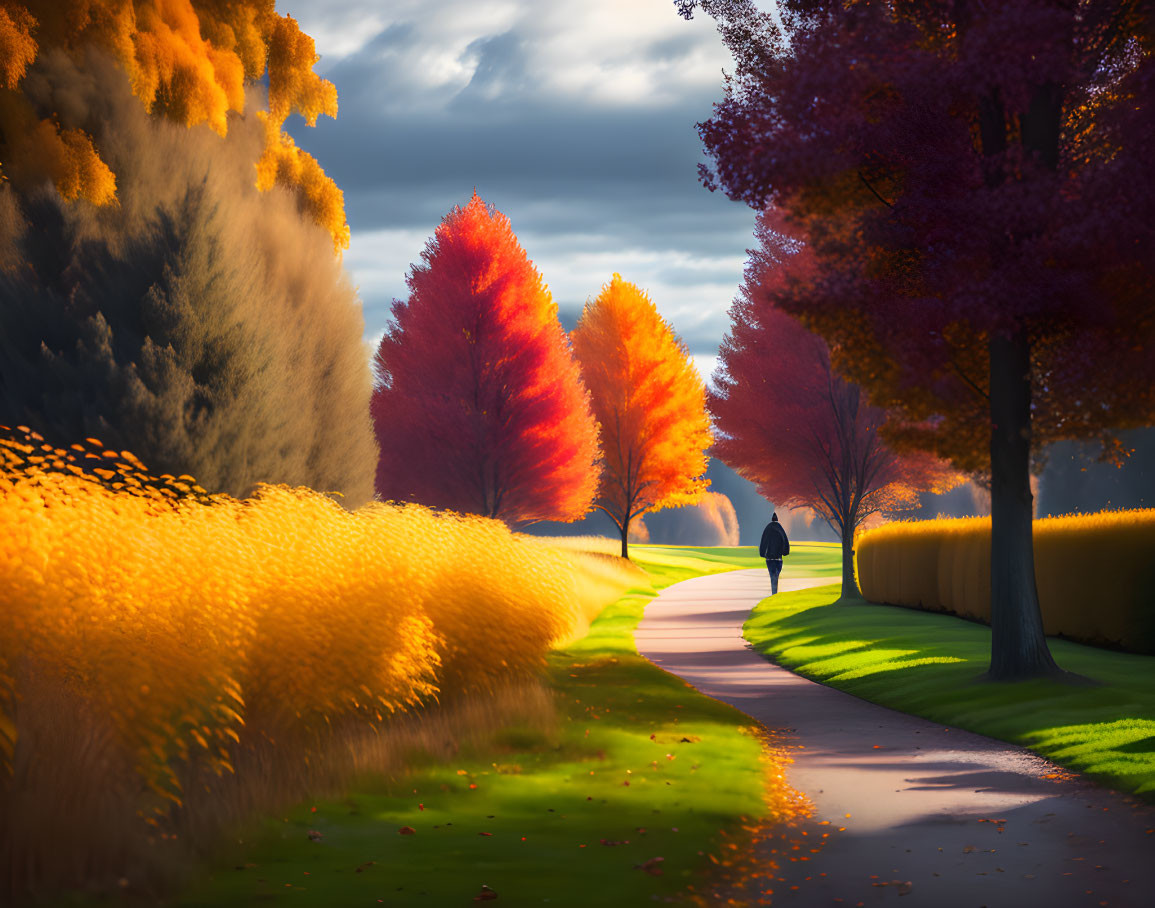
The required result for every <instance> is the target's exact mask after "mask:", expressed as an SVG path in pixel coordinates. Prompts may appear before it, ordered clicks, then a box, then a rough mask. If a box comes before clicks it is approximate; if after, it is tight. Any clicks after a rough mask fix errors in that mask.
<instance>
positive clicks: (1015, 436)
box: [988, 328, 1060, 681]
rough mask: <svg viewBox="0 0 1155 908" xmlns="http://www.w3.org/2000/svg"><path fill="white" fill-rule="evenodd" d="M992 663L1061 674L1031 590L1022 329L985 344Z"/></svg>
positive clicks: (1011, 676) (995, 675) (1018, 675)
mask: <svg viewBox="0 0 1155 908" xmlns="http://www.w3.org/2000/svg"><path fill="white" fill-rule="evenodd" d="M990 357H991V363H990V378H991V382H990V393H991V665H990V670H989V672H988V676H989V677H990V678H992V679H994V680H998V681H1013V680H1018V679H1022V678H1034V677H1039V676H1043V675H1055V674H1059V673H1060V669H1059V667H1058V666H1057V665H1056V664H1055V661H1054V659H1052V658H1051V651H1050V650H1049V649H1048V648H1047V638H1046V636H1045V635H1044V634H1043V615H1042V611H1041V610H1040V609H1039V593H1038V590H1037V588H1036V586H1035V554H1034V553H1035V546H1034V537H1033V519H1034V515H1033V513H1032V506H1031V504H1032V497H1031V477H1030V456H1031V375H1030V370H1031V343H1030V338H1029V337H1028V336H1027V333H1026V331H1024V330H1023V329H1021V328H1019V329H1016V330H1015V332H1014V333H1013V334H1012V335H1010V336H1005V335H998V334H996V335H992V337H991V340H990Z"/></svg>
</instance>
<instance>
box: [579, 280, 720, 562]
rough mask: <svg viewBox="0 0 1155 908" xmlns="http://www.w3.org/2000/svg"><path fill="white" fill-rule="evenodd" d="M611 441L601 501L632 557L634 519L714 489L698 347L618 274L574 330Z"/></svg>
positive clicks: (605, 447) (605, 440)
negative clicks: (689, 345) (692, 350)
mask: <svg viewBox="0 0 1155 908" xmlns="http://www.w3.org/2000/svg"><path fill="white" fill-rule="evenodd" d="M570 337H571V339H572V341H573V349H574V354H575V355H576V356H577V358H578V361H579V362H580V363H581V371H582V378H584V379H585V382H586V385H587V386H588V387H589V389H590V395H591V398H592V400H593V408H594V415H595V416H596V417H597V422H598V426H599V428H600V431H601V439H602V473H601V483H600V485H599V486H598V493H597V500H596V504H595V506H596V507H597V509H598V510H600V511H603V512H605V513H606V514H607V515H608V516H609V518H610V520H612V521H613V522H614V526H615V527H617V530H618V532H619V533H620V534H621V537H622V557H623V558H628V557H629V548H628V545H629V543H628V538H629V533H630V521H632V520H633V519H635V518H636V517H639V516H641V515H643V514H646V513H648V512H650V511H657V510H660V509H662V508H669V507H678V506H680V505H685V504H693V503H694V502H696V501H697V500H698V499H699V498H700V497H701V495H702V493H703V492H704V491H705V490H706V486H707V485H708V480H706V479H705V478H704V477H703V474H704V473H705V472H706V460H707V457H706V448H708V447H709V445H710V422H709V416H708V415H707V413H706V390H705V387H704V386H703V384H702V379H701V377H700V376H699V375H698V371H697V369H696V368H695V367H694V364H693V361H692V360H691V359H690V355H689V351H687V349H686V347H685V345H684V344H683V343H682V342H681V340H679V339H678V337H677V336H676V335H675V334H674V330H673V328H671V327H670V325H669V324H668V323H667V322H666V321H665V320H664V319H663V318H662V317H661V316H660V315H659V314H658V310H657V308H655V306H654V304H653V302H652V301H651V300H650V298H649V297H648V296H647V295H646V294H645V293H644V292H643V291H641V290H640V289H638V287H636V286H635V285H634V284H631V283H630V282H629V281H625V280H623V279H622V276H621V275H620V274H615V275H614V276H613V279H612V280H611V281H610V282H609V283H608V284H606V285H605V286H604V287H602V291H601V293H600V294H599V295H598V298H597V299H596V300H594V301H593V302H590V303H586V305H585V308H584V309H583V310H582V314H581V318H580V319H579V320H578V323H577V326H576V327H575V328H574V330H573V332H572V333H571V335H570Z"/></svg>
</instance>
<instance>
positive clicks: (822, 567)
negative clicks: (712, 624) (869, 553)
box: [630, 542, 842, 589]
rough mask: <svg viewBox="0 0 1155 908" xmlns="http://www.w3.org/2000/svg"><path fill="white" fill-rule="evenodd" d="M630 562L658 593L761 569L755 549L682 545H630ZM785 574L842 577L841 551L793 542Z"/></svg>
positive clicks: (834, 546)
mask: <svg viewBox="0 0 1155 908" xmlns="http://www.w3.org/2000/svg"><path fill="white" fill-rule="evenodd" d="M630 557H631V559H632V560H633V561H634V562H636V563H637V564H640V565H641V566H642V567H644V568H645V569H646V571H647V572H648V573H649V574H650V576H651V577H652V578H653V579H654V585H655V586H657V587H658V588H659V589H661V588H663V587H667V586H669V585H670V584H672V583H677V582H678V581H679V580H689V579H690V578H691V577H699V576H701V575H703V574H718V573H721V572H722V571H733V570H737V569H740V568H762V569H763V570H765V568H766V562H765V561H764V560H763V559H761V558H759V557H758V547H757V546H756V545H743V546H734V547H731V548H726V547H722V546H717V547H714V548H699V547H694V546H682V545H631V546H630ZM786 572H787V576H789V575H790V574H802V575H805V576H808V577H841V576H842V547H841V544H840V543H837V542H792V543H790V554H789V555H787V556H786Z"/></svg>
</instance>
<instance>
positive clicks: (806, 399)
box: [707, 218, 961, 599]
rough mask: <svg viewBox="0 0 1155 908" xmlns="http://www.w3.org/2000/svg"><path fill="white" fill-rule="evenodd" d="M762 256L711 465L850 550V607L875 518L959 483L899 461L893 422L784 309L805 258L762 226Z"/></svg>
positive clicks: (714, 396)
mask: <svg viewBox="0 0 1155 908" xmlns="http://www.w3.org/2000/svg"><path fill="white" fill-rule="evenodd" d="M757 235H758V239H759V241H760V247H759V248H758V249H756V250H750V254H751V258H750V261H749V263H748V264H747V267H746V279H745V282H744V284H743V286H742V288H741V291H740V295H739V297H738V299H736V300H735V301H734V305H733V306H732V307H731V309H730V319H731V323H732V324H731V328H730V333H729V334H728V335H727V336H726V338H725V339H724V340H723V341H722V347H721V351H720V354H721V355H720V359H719V362H718V367H717V370H716V371H715V373H714V388H713V389H712V390H711V391H710V392H709V394H708V398H707V399H708V404H709V407H710V412H711V413H712V414H713V416H714V428H715V431H716V435H715V441H714V448H713V454H714V456H715V457H717V458H719V459H720V460H721V461H723V462H724V463H726V464H728V465H729V466H730V467H732V468H733V469H734V470H735V471H736V472H737V473H739V474H740V475H742V476H744V477H746V478H747V479H749V480H751V481H752V482H754V483H755V484H756V485H757V487H758V492H759V493H760V494H761V495H762V496H764V497H765V498H767V499H769V500H770V501H773V502H774V503H775V504H776V505H777V504H782V505H786V506H787V507H807V508H811V509H812V510H814V511H816V512H817V513H818V514H819V516H821V517H822V518H823V519H824V520H825V521H826V522H827V524H829V525H830V528H831V529H832V530H834V532H835V533H837V534H838V538H839V539H841V540H842V598H843V599H857V598H860V597H861V594H860V593H859V591H858V584H857V582H856V580H855V577H854V532H855V530H856V529H857V528H858V527H859V526H861V525H862V523H863V521H865V520H866V519H867V518H868V517H870V516H871V515H872V514H877V513H879V512H896V511H902V510H906V509H909V508H912V507H915V506H917V504H918V493H919V492H921V491H927V490H932V491H946V489H948V488H950V487H951V486H952V485H954V484H956V483H957V482H958V481H959V479H961V477H959V476H958V474H956V473H954V472H953V471H951V470H950V469H949V468H947V467H946V465H945V464H943V463H942V462H941V461H938V460H936V459H935V458H933V457H930V456H928V455H926V454H921V453H917V452H915V453H908V454H906V455H900V454H898V453H896V452H895V451H894V450H893V449H892V448H891V447H890V446H889V445H887V444H886V443H885V442H884V441H883V440H882V438H881V437H880V435H879V429H880V428H881V427H882V426H883V424H884V423H885V421H886V411H885V410H883V409H882V408H880V407H874V406H870V405H869V404H868V403H867V402H866V400H865V399H864V397H863V395H862V394H861V392H860V390H859V387H858V386H857V385H855V384H853V383H851V382H848V381H845V380H844V379H842V378H841V377H839V376H838V375H837V374H836V373H835V372H834V370H833V369H832V367H831V364H830V349H829V348H828V347H827V345H826V342H825V341H824V340H823V339H822V338H821V337H819V336H818V335H816V334H813V333H812V332H810V331H808V330H806V328H804V327H803V326H802V325H801V324H800V323H799V322H798V320H797V319H795V318H793V317H791V316H789V315H787V314H786V313H785V312H783V311H782V310H781V309H779V308H778V307H777V306H776V305H775V301H776V299H777V297H778V296H779V295H780V294H782V293H783V292H788V288H789V284H790V277H789V275H790V274H791V272H793V275H794V276H795V277H797V276H798V274H799V272H800V271H803V270H805V268H806V266H807V264H808V263H807V261H806V259H807V258H808V255H807V253H806V252H805V251H804V250H802V249H801V248H799V247H798V246H797V244H790V243H789V242H788V241H787V240H786V239H785V238H784V237H783V236H782V235H781V234H778V233H776V232H775V231H774V230H772V229H771V228H770V226H769V225H768V224H767V222H766V220H765V219H763V218H760V219H759V222H758V230H757Z"/></svg>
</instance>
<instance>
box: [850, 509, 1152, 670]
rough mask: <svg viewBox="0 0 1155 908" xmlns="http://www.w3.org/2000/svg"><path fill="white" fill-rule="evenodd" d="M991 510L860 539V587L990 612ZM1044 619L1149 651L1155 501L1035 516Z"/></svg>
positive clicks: (926, 604) (1056, 627) (886, 597)
mask: <svg viewBox="0 0 1155 908" xmlns="http://www.w3.org/2000/svg"><path fill="white" fill-rule="evenodd" d="M990 533H991V522H990V518H989V517H988V518H981V517H973V518H958V519H952V520H928V521H910V522H896V523H889V524H886V525H884V526H882V527H879V528H878V529H875V530H870V531H869V532H866V533H864V534H863V535H862V537H861V538H860V539H859V540H858V542H857V544H856V551H857V556H858V578H859V584H860V586H861V588H862V593H863V595H864V596H865V597H866V598H867V599H869V600H871V601H872V602H886V603H889V604H892V605H904V606H910V607H914V608H922V609H928V610H931V611H945V612H950V613H953V614H957V615H962V616H964V617H967V618H973V619H976V620H979V621H989V620H990V582H991V581H990V576H991V572H990V545H991V543H990V539H991V536H990ZM1034 535H1035V574H1036V577H1037V582H1038V588H1039V602H1040V605H1041V607H1042V611H1043V625H1044V628H1045V630H1046V632H1047V633H1048V634H1052V635H1055V634H1061V635H1063V636H1065V637H1069V638H1071V639H1073V640H1079V641H1081V642H1084V643H1091V644H1100V645H1102V644H1106V645H1112V646H1121V647H1123V648H1125V649H1130V650H1133V651H1136V652H1145V653H1155V609H1153V608H1152V607H1151V590H1152V588H1153V585H1155V509H1145V510H1132V511H1102V512H1100V513H1097V514H1073V515H1069V516H1065V517H1048V518H1045V519H1042V520H1036V521H1035V525H1034Z"/></svg>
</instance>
